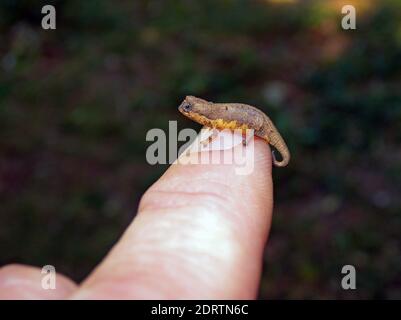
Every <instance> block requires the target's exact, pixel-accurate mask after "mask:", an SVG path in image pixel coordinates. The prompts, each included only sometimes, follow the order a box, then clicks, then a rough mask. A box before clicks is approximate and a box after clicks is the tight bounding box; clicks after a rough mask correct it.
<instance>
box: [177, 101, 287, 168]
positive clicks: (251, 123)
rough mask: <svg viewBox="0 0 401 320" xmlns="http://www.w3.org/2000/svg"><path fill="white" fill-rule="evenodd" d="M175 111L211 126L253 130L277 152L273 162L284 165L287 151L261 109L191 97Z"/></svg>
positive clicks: (276, 164) (214, 127)
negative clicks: (279, 156) (278, 154)
mask: <svg viewBox="0 0 401 320" xmlns="http://www.w3.org/2000/svg"><path fill="white" fill-rule="evenodd" d="M178 110H179V111H180V112H181V113H182V114H184V115H185V116H186V117H188V118H189V119H191V120H193V121H195V122H198V123H200V124H202V125H204V126H206V127H209V128H213V129H220V130H223V129H231V130H234V129H242V130H243V131H245V130H246V129H253V130H254V134H255V135H256V136H258V137H260V138H262V139H264V140H265V141H266V142H267V143H269V144H270V145H272V146H273V147H274V148H275V149H276V150H277V151H278V152H279V153H280V154H281V158H282V159H281V161H278V160H277V159H276V157H275V154H274V151H273V163H274V165H275V166H277V167H285V166H286V165H287V164H288V162H289V161H290V152H289V151H288V148H287V145H286V144H285V142H284V140H283V138H282V137H281V135H280V133H279V132H278V130H277V129H276V127H275V126H274V124H273V122H272V121H271V120H270V118H269V117H268V116H267V115H266V114H265V113H264V112H262V111H261V110H259V109H257V108H255V107H253V106H250V105H247V104H242V103H213V102H209V101H206V100H203V99H200V98H196V97H194V96H187V97H185V99H184V101H183V102H182V103H181V105H180V106H179V107H178Z"/></svg>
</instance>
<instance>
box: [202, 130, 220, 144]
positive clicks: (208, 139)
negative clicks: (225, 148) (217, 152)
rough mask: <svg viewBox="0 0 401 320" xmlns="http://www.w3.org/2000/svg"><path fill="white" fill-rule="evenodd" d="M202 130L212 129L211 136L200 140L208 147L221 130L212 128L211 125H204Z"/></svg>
mask: <svg viewBox="0 0 401 320" xmlns="http://www.w3.org/2000/svg"><path fill="white" fill-rule="evenodd" d="M202 130H207V131H212V134H211V135H210V136H209V137H207V138H206V139H204V140H202V141H201V142H200V143H201V144H202V146H203V147H206V146H207V145H208V144H209V143H211V142H212V141H213V140H214V139H216V138H217V136H218V135H219V130H217V129H215V128H210V127H206V126H204V127H203V128H202Z"/></svg>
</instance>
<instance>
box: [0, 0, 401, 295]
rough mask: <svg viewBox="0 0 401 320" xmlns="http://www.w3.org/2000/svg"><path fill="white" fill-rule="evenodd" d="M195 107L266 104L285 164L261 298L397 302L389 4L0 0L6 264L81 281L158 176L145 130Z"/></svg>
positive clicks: (397, 111) (394, 17)
mask: <svg viewBox="0 0 401 320" xmlns="http://www.w3.org/2000/svg"><path fill="white" fill-rule="evenodd" d="M44 4H54V5H55V6H56V10H57V30H55V31H46V30H42V29H41V18H42V14H41V7H42V5H44ZM344 4H353V5H354V6H355V7H356V10H357V30H348V31H345V30H342V28H341V18H342V14H341V7H342V5H344ZM188 94H193V95H197V96H200V97H203V98H205V99H208V100H211V101H220V102H228V101H231V102H244V103H248V104H253V105H256V106H259V107H260V108H261V109H262V110H264V111H266V113H267V114H269V115H270V116H271V118H272V119H273V120H274V122H275V123H276V125H277V127H278V128H279V130H280V131H281V133H282V135H283V136H284V137H285V139H286V140H287V142H288V144H289V148H290V150H291V152H292V161H291V163H290V166H289V167H288V168H285V169H282V170H274V182H275V215H274V218H273V225H272V230H271V234H270V240H269V244H268V246H267V248H266V253H265V261H264V273H263V278H262V283H261V288H260V294H259V297H260V298H262V299H265V298H268V299H272V298H314V299H320V298H344V299H355V298H401V241H400V230H401V190H400V186H401V148H400V147H401V144H400V142H401V1H399V0H385V1H373V0H371V1H370V0H359V1H357V0H350V1H337V0H336V1H335V0H333V1H330V0H328V1H296V0H286V1H283V0H281V1H279V0H276V1H268V0H265V1H231V0H221V1H215V0H203V1H190V0H188V1H106V0H104V1H102V0H99V1H94V0H85V1H79V0H69V1H45V2H41V1H27V0H26V1H24V0H21V1H12V0H2V1H1V4H0V206H1V209H0V265H3V264H6V263H11V262H20V263H28V264H33V265H37V266H43V265H45V264H52V265H55V266H56V268H57V271H60V272H63V273H65V274H67V275H68V276H70V277H72V278H73V279H75V280H76V281H80V280H81V279H83V278H84V277H85V276H86V275H87V274H88V272H90V270H91V269H92V268H93V267H94V266H95V265H96V264H97V263H99V261H100V260H101V259H102V257H103V256H104V255H105V254H106V253H107V251H108V250H109V249H110V248H111V246H112V245H113V243H114V242H115V241H116V240H117V239H118V238H119V236H120V235H121V234H122V232H123V230H124V228H125V227H126V226H127V225H128V224H129V222H130V221H131V220H132V218H133V217H134V215H135V211H136V206H137V204H138V201H139V199H140V197H141V195H142V193H143V192H144V191H145V190H146V188H147V187H148V186H150V185H151V184H152V182H154V181H155V180H156V179H157V178H158V177H159V176H160V175H161V174H162V172H164V170H165V169H166V166H150V165H148V164H147V163H146V159H145V151H146V148H147V147H148V146H149V145H150V143H149V142H146V141H145V135H146V132H147V131H148V130H149V129H151V128H156V127H158V128H163V129H167V128H168V120H178V121H179V126H180V128H185V127H193V128H196V129H199V126H197V125H196V124H194V123H192V122H190V121H187V120H186V119H184V118H183V117H182V116H181V115H179V114H178V112H177V110H176V108H177V106H178V104H179V102H180V101H181V100H182V99H183V97H184V96H185V95H188ZM345 264H352V265H354V266H355V267H356V269H357V290H355V291H352V292H350V291H344V290H342V289H341V286H340V283H341V278H342V275H341V268H342V266H343V265H345ZM233 281H235V279H233Z"/></svg>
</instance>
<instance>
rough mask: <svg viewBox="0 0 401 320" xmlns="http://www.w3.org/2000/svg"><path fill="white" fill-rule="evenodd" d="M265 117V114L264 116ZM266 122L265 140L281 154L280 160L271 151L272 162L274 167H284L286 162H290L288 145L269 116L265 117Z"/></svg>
mask: <svg viewBox="0 0 401 320" xmlns="http://www.w3.org/2000/svg"><path fill="white" fill-rule="evenodd" d="M266 118H267V116H266ZM266 123H268V127H269V130H268V134H267V141H268V142H269V144H270V145H272V146H273V147H274V148H276V150H277V151H278V152H279V153H280V155H281V161H279V160H277V158H276V154H275V152H274V151H273V152H272V156H273V164H274V165H275V166H276V167H285V166H286V165H287V164H288V162H290V158H291V156H290V151H289V150H288V147H287V145H286V143H285V141H284V139H283V138H282V137H281V135H280V133H279V132H278V130H277V129H276V127H275V126H274V124H273V123H272V122H271V120H270V119H269V118H267V119H266Z"/></svg>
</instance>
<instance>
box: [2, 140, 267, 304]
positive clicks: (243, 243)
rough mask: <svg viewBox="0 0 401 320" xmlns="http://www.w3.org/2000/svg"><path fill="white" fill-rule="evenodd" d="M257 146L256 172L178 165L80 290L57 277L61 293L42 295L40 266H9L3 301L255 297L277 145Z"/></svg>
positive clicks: (4, 270)
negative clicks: (237, 172)
mask: <svg viewBox="0 0 401 320" xmlns="http://www.w3.org/2000/svg"><path fill="white" fill-rule="evenodd" d="M254 143H255V145H254V150H255V153H254V170H253V171H252V172H251V173H250V174H249V175H237V174H236V172H235V167H236V165H235V164H232V165H227V164H202V165H183V164H175V165H172V166H171V167H170V168H169V169H168V170H167V171H166V172H165V174H164V175H163V176H162V177H161V178H160V179H159V180H158V181H157V182H156V183H155V184H153V186H151V187H150V188H149V190H148V191H146V193H145V194H144V195H143V197H142V199H141V202H140V205H139V209H138V215H137V216H136V217H135V219H134V220H133V222H132V223H131V225H130V226H129V227H128V228H127V230H126V231H125V233H124V234H123V236H122V237H121V239H120V240H119V241H118V243H117V244H116V245H115V246H114V247H113V249H112V250H111V251H110V253H109V254H108V255H107V256H106V257H105V259H104V260H103V261H102V262H101V263H100V264H99V265H98V266H97V267H96V268H95V270H94V271H93V272H92V273H91V274H90V275H89V276H88V278H87V279H86V280H85V281H83V283H82V284H80V285H79V286H78V285H76V284H74V283H73V282H72V281H71V280H69V279H68V278H66V277H65V276H62V275H59V274H57V287H56V289H55V290H43V289H42V287H41V277H42V276H43V275H42V274H41V272H40V269H38V268H34V267H30V266H23V265H9V266H5V267H3V268H1V269H0V299H67V298H72V299H254V298H256V296H257V291H258V286H259V280H260V275H261V267H262V257H263V249H264V245H265V242H266V239H267V236H268V233H269V229H270V223H271V215H272V204H273V192H272V189H273V186H272V176H271V166H272V159H271V153H270V148H269V146H268V145H267V144H266V143H265V142H263V141H262V140H260V139H255V142H254ZM235 148H237V149H238V150H239V149H240V148H244V146H242V145H239V146H236V147H235ZM212 152H222V153H225V152H231V151H230V150H225V151H212ZM76 245H80V244H78V243H77V244H76Z"/></svg>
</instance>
